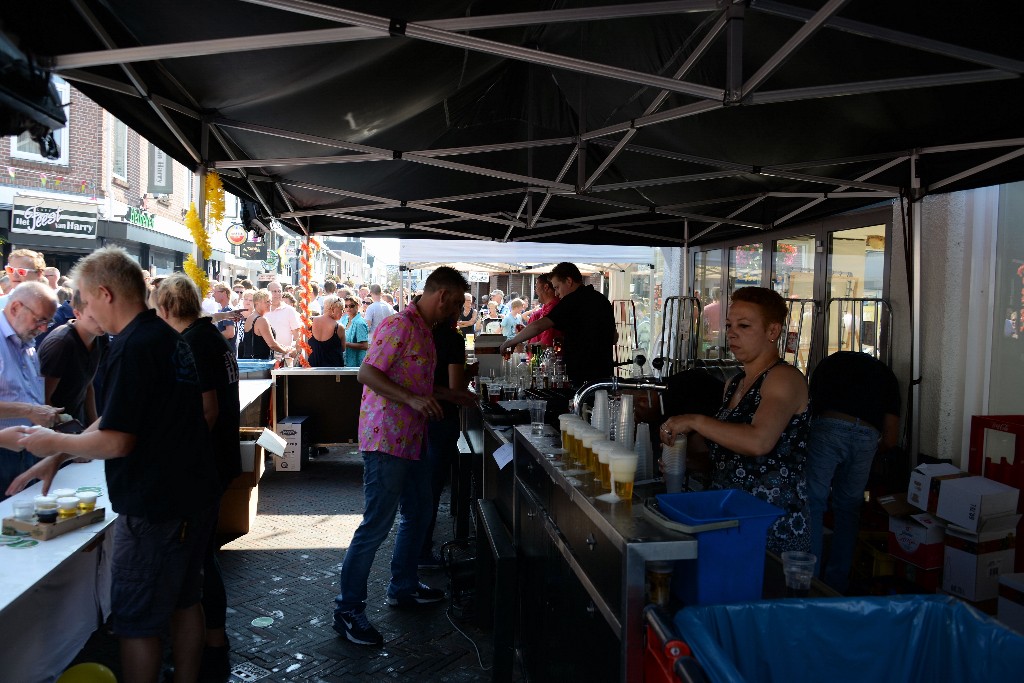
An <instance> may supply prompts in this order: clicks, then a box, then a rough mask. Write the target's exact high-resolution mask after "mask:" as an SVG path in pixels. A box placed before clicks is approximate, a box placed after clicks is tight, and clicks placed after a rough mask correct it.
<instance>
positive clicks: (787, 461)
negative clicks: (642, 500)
mask: <svg viewBox="0 0 1024 683" xmlns="http://www.w3.org/2000/svg"><path fill="white" fill-rule="evenodd" d="M780 363H785V361H783V360H780V361H779V362H778V363H776V364H775V365H773V366H771V368H774V367H775V366H776V365H779V364H780ZM771 368H769V370H768V371H766V372H765V373H764V374H762V375H761V376H760V377H758V378H757V379H756V380H755V381H754V383H753V385H751V387H750V388H749V389H748V390H747V393H746V394H745V395H744V396H743V397H742V398H741V399H740V401H739V403H737V404H736V407H735V408H732V409H730V408H729V401H730V400H732V396H733V394H734V393H735V392H736V388H737V387H738V386H739V383H740V382H741V381H742V379H743V377H744V376H745V374H744V373H740V374H738V375H736V376H735V377H733V379H732V381H731V382H729V387H728V388H727V389H726V391H725V399H724V400H723V402H722V407H721V408H720V409H719V411H718V415H717V416H716V417H717V418H718V419H719V420H721V421H722V422H734V423H740V424H742V423H746V424H750V423H751V422H753V421H754V413H755V412H757V407H758V405H759V404H760V403H761V385H762V384H763V383H764V378H765V377H767V376H768V372H771ZM810 421H811V411H810V407H808V409H807V410H805V411H804V412H802V413H799V414H796V415H794V416H793V417H792V419H790V421H789V424H787V425H786V429H785V430H783V432H782V436H780V437H779V441H778V443H776V444H775V447H774V448H773V449H772V450H771V451H770V452H769V453H768V454H767V455H762V456H758V457H750V456H746V455H740V454H738V453H734V452H732V451H731V450H729V449H728V448H725V447H724V446H721V445H719V444H717V443H715V442H713V441H710V440H709V441H708V448H709V450H710V452H711V465H712V471H711V488H713V489H742V490H744V491H746V492H747V493H750V494H752V495H754V496H756V497H757V498H760V499H761V500H763V501H766V502H768V503H771V504H772V505H775V506H777V507H780V508H782V509H783V510H785V511H786V514H785V515H783V516H782V517H780V518H779V519H778V520H776V522H775V523H774V524H773V525H772V526H771V528H770V529H769V530H768V550H770V551H772V552H774V553H781V552H783V551H786V550H802V551H810V549H811V534H810V529H809V527H808V519H809V514H808V510H807V479H806V478H805V477H804V465H805V463H806V462H807V433H808V431H809V430H810Z"/></svg>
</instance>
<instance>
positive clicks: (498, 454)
mask: <svg viewBox="0 0 1024 683" xmlns="http://www.w3.org/2000/svg"><path fill="white" fill-rule="evenodd" d="M494 462H496V463H498V469H499V470H503V469H505V465H507V464H509V463H510V462H512V444H510V443H507V444H505V445H504V446H502V447H501V448H499V449H498V450H496V451H494Z"/></svg>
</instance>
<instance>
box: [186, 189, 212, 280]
mask: <svg viewBox="0 0 1024 683" xmlns="http://www.w3.org/2000/svg"><path fill="white" fill-rule="evenodd" d="M185 227H186V228H188V231H189V232H190V233H192V240H193V241H194V242H195V243H196V246H197V247H199V251H200V253H202V255H203V258H206V259H208V258H210V254H212V253H213V247H211V246H210V236H209V235H208V234H206V229H205V228H203V224H202V223H201V222H200V221H199V212H197V211H196V205H195V204H189V207H188V213H187V214H185ZM192 279H193V280H194V279H195V278H192ZM196 284H197V285H198V284H199V283H198V282H196Z"/></svg>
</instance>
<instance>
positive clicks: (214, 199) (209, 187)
mask: <svg viewBox="0 0 1024 683" xmlns="http://www.w3.org/2000/svg"><path fill="white" fill-rule="evenodd" d="M223 220H224V185H223V184H222V183H221V182H220V174H219V173H217V172H216V171H208V172H207V174H206V224H207V225H220V224H221V221H223ZM207 258H209V257H207Z"/></svg>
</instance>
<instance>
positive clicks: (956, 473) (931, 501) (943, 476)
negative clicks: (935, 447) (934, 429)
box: [907, 463, 967, 514]
mask: <svg viewBox="0 0 1024 683" xmlns="http://www.w3.org/2000/svg"><path fill="white" fill-rule="evenodd" d="M966 476H967V474H966V473H965V472H961V471H960V468H959V467H956V466H955V465H950V464H948V463H937V464H933V465H930V464H921V465H918V466H917V467H915V468H914V471H913V472H911V473H910V484H909V486H907V501H909V502H910V504H911V505H913V506H915V507H917V508H919V509H921V510H924V511H925V512H931V513H933V514H934V513H935V510H936V509H937V508H938V505H939V488H940V486H941V485H942V483H943V482H944V481H946V480H948V479H956V478H958V477H966Z"/></svg>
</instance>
